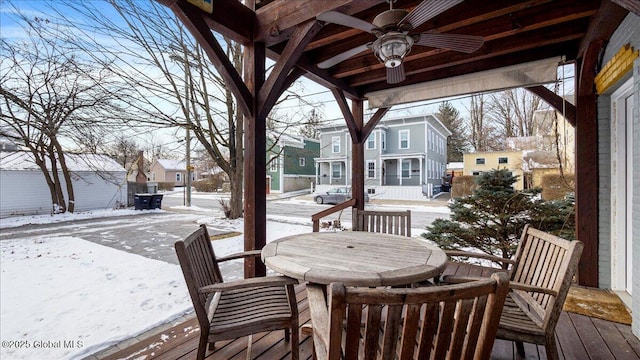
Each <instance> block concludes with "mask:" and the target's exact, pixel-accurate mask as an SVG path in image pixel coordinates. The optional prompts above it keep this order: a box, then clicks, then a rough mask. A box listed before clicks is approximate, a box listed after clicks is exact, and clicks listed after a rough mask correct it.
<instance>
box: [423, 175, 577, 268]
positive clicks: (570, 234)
mask: <svg viewBox="0 0 640 360" xmlns="http://www.w3.org/2000/svg"><path fill="white" fill-rule="evenodd" d="M516 180H517V176H513V175H512V174H511V173H510V171H508V170H505V169H502V170H492V171H490V172H486V173H484V174H482V175H480V176H478V178H477V180H476V181H477V188H476V190H475V193H474V194H473V195H470V196H465V197H461V198H457V199H455V200H454V201H453V203H452V204H451V205H450V206H449V208H450V209H451V219H436V220H435V221H434V222H433V223H432V224H431V226H428V227H427V232H426V233H423V234H422V237H424V238H426V239H428V240H431V241H434V242H435V243H437V244H438V245H439V246H440V247H441V248H443V249H447V250H468V249H470V248H475V249H478V250H480V251H482V252H484V253H486V254H490V255H496V256H501V257H503V258H511V257H512V256H513V255H514V253H515V250H516V248H517V246H518V242H519V240H520V233H521V231H522V229H524V226H525V225H526V224H527V223H531V224H532V225H533V226H535V227H536V228H538V229H541V230H543V231H547V232H550V233H555V234H557V235H560V236H563V237H564V238H567V239H573V238H574V229H575V222H574V221H575V212H574V211H575V208H574V204H573V201H572V200H570V199H568V200H556V201H543V200H541V198H540V195H539V193H540V191H539V190H535V189H534V190H527V191H516V190H514V189H513V184H514V183H515V182H516Z"/></svg>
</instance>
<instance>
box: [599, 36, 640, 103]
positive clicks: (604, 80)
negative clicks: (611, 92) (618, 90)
mask: <svg viewBox="0 0 640 360" xmlns="http://www.w3.org/2000/svg"><path fill="white" fill-rule="evenodd" d="M638 56H640V50H634V49H633V46H631V44H627V45H625V46H623V47H622V48H621V49H620V51H618V53H617V54H615V55H614V56H613V58H611V60H609V61H608V62H607V63H606V64H605V65H604V67H603V68H602V70H600V72H599V73H598V75H596V78H595V83H596V91H597V92H598V94H602V93H604V92H605V91H607V89H609V88H610V87H611V86H612V85H613V84H615V83H616V82H617V81H618V80H620V78H622V77H623V76H624V75H625V74H626V73H628V72H629V71H631V69H633V61H634V60H635V59H637V58H638Z"/></svg>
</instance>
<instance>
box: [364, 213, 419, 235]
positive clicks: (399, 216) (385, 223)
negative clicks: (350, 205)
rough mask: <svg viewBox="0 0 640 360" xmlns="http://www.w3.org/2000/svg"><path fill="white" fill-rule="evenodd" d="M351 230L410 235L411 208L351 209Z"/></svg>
mask: <svg viewBox="0 0 640 360" xmlns="http://www.w3.org/2000/svg"><path fill="white" fill-rule="evenodd" d="M352 222H353V230H354V231H370V232H377V233H385V234H395V235H404V236H409V237H411V210H407V211H375V210H360V209H353V218H352Z"/></svg>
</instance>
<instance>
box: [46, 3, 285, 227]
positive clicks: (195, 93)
mask: <svg viewBox="0 0 640 360" xmlns="http://www.w3.org/2000/svg"><path fill="white" fill-rule="evenodd" d="M106 2H107V3H109V4H110V5H111V6H112V7H113V9H115V11H116V12H117V14H118V15H119V17H117V16H116V17H108V16H103V13H102V12H101V11H100V9H99V8H98V7H97V6H96V4H100V3H98V2H83V3H77V2H72V1H66V6H67V8H71V9H74V11H75V12H76V13H77V14H79V15H80V16H81V17H82V18H84V19H86V21H84V22H78V21H77V20H76V19H75V18H74V19H72V18H71V17H70V16H69V15H67V13H68V12H67V13H63V12H62V11H59V12H58V15H59V16H60V17H61V18H63V19H66V21H65V22H66V23H67V24H69V25H71V24H74V26H76V27H77V28H78V29H79V31H80V32H81V33H83V34H84V35H85V36H79V37H77V38H78V41H79V45H81V46H82V47H83V48H84V49H85V50H86V52H87V54H90V55H91V56H93V60H94V61H96V62H100V63H109V64H111V66H112V67H113V69H114V71H116V72H118V73H119V74H120V76H121V78H122V80H123V81H124V82H125V83H126V84H128V86H129V87H130V88H131V89H134V91H136V94H135V95H134V96H131V97H130V98H129V99H127V102H128V105H129V110H130V111H132V112H137V113H138V116H137V117H138V118H139V121H141V122H144V123H145V124H147V125H148V126H149V125H150V126H156V127H180V128H183V129H189V131H191V132H192V133H193V134H194V136H195V138H196V139H197V140H198V142H199V143H200V144H201V146H202V148H203V149H205V150H206V152H207V153H208V154H209V156H211V158H212V159H213V160H214V161H215V162H216V164H217V165H218V166H219V167H220V168H221V169H222V170H223V171H224V172H225V173H226V174H227V176H228V177H229V180H230V184H231V199H230V204H229V206H230V212H229V217H230V218H238V217H240V216H241V215H242V210H243V206H242V190H243V186H242V183H243V162H244V155H243V147H242V144H243V117H242V114H241V113H240V112H239V110H238V107H237V104H236V100H235V99H234V97H233V95H232V92H231V90H230V88H229V87H228V86H227V84H226V83H225V81H224V80H223V79H222V77H221V76H220V75H219V74H218V73H217V72H216V71H215V68H214V66H212V64H211V63H210V61H209V59H208V58H207V56H206V54H204V52H203V50H202V48H201V47H200V46H199V45H198V44H197V43H196V42H195V40H194V39H193V38H192V36H191V35H190V34H189V33H188V32H187V31H186V29H185V28H184V26H183V24H182V23H181V22H180V21H179V20H178V19H177V18H176V17H175V16H174V14H173V13H171V12H170V10H169V9H168V8H167V7H165V6H162V5H160V4H159V3H158V2H156V1H144V2H143V1H137V0H106ZM102 4H104V3H102ZM116 18H117V19H116ZM101 39H109V40H108V41H100V40H101ZM217 39H218V41H219V42H220V43H221V45H222V47H223V49H224V50H225V51H226V53H227V56H228V58H229V60H230V61H231V63H232V64H233V65H234V66H235V67H236V69H242V47H241V45H240V44H237V43H233V42H231V41H228V40H225V39H223V38H221V37H217ZM89 40H94V41H89ZM240 72H241V71H240ZM289 95H291V96H293V95H292V94H289ZM281 101H282V100H281ZM272 115H273V113H272ZM276 120H278V119H271V120H270V122H272V123H273V124H274V125H273V127H274V128H275V127H276V125H275V124H276V123H277V121H276ZM265 156H266V154H265Z"/></svg>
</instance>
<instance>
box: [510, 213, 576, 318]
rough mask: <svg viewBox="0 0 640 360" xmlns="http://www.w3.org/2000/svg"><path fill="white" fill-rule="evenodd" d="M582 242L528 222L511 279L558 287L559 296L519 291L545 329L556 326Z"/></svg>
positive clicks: (538, 285) (551, 287)
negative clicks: (566, 238) (560, 235)
mask: <svg viewBox="0 0 640 360" xmlns="http://www.w3.org/2000/svg"><path fill="white" fill-rule="evenodd" d="M582 248H583V244H582V242H580V241H577V240H574V241H569V240H565V239H562V238H560V237H557V236H555V235H552V234H549V233H547V232H544V231H541V230H538V229H535V228H533V227H531V226H530V225H526V226H525V228H524V231H523V233H522V237H521V240H520V244H519V245H518V249H517V250H516V257H515V260H516V264H515V266H514V267H513V269H512V270H511V281H515V282H519V283H523V284H526V285H532V286H537V287H541V288H546V289H549V290H554V291H556V292H557V293H558V295H557V296H554V295H551V294H545V293H540V292H536V293H533V292H529V293H527V292H523V291H516V293H517V294H518V295H517V296H514V300H516V301H517V302H520V303H526V304H527V306H526V307H525V308H527V309H528V310H529V311H530V312H531V314H532V315H534V318H537V320H539V322H540V324H539V325H540V326H541V327H542V328H547V327H548V326H551V327H555V324H556V322H557V320H558V317H559V315H560V312H561V310H562V305H563V304H564V300H565V298H566V296H567V293H568V291H569V287H570V285H571V281H572V278H573V275H574V274H575V271H576V268H577V266H578V261H579V259H580V256H581V254H582Z"/></svg>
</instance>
